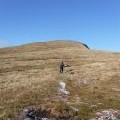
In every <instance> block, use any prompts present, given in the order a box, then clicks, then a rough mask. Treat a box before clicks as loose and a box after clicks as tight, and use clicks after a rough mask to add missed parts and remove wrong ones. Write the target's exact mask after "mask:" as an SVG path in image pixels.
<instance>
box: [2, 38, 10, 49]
mask: <svg viewBox="0 0 120 120" xmlns="http://www.w3.org/2000/svg"><path fill="white" fill-rule="evenodd" d="M8 46H10V43H9V41H7V40H3V39H0V48H3V47H8Z"/></svg>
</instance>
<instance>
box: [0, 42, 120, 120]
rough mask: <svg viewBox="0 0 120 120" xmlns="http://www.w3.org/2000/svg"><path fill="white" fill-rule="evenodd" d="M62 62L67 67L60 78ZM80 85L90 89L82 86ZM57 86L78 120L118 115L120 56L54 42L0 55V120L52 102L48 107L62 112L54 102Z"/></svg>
mask: <svg viewBox="0 0 120 120" xmlns="http://www.w3.org/2000/svg"><path fill="white" fill-rule="evenodd" d="M61 60H64V61H65V62H66V64H68V65H70V66H69V67H66V68H65V73H64V74H63V75H60V74H59V63H60V62H61ZM70 70H72V71H73V72H74V74H70ZM82 79H89V80H90V81H91V83H90V84H88V85H81V84H80V81H82ZM60 80H63V81H65V82H66V84H67V89H68V90H69V91H70V93H71V94H70V97H69V99H68V102H69V103H70V105H72V106H74V107H77V108H78V109H79V110H80V112H79V119H88V118H90V117H91V116H92V115H93V113H94V112H96V111H97V110H99V109H104V108H116V109H120V91H119V90H120V53H112V52H105V51H95V50H88V49H87V48H85V47H84V46H83V45H82V44H80V43H75V42H67V41H62V42H61V41H53V42H48V43H34V44H29V45H23V46H21V47H13V48H4V49H0V119H1V120H2V119H3V120H4V119H6V118H7V117H8V116H9V117H10V116H11V117H12V119H13V118H15V115H16V113H17V112H18V111H19V110H20V109H23V108H24V107H26V106H32V105H39V104H45V102H46V100H47V101H49V102H50V101H52V102H50V103H49V104H48V106H51V107H55V106H59V107H60V106H61V107H63V106H65V103H63V102H61V101H60V100H59V99H58V100H57V96H58V92H57V87H58V83H59V81H60ZM56 101H57V102H56ZM47 103H48V102H47ZM47 103H46V105H47ZM53 104H54V105H53ZM62 104H63V106H62ZM66 105H67V106H68V104H66Z"/></svg>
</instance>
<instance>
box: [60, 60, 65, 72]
mask: <svg viewBox="0 0 120 120" xmlns="http://www.w3.org/2000/svg"><path fill="white" fill-rule="evenodd" d="M64 67H65V65H64V63H63V61H62V62H61V64H60V73H63V71H64Z"/></svg>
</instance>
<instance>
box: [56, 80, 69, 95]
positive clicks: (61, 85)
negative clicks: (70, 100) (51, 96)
mask: <svg viewBox="0 0 120 120" xmlns="http://www.w3.org/2000/svg"><path fill="white" fill-rule="evenodd" d="M58 91H59V92H60V93H62V94H64V95H69V94H70V92H69V91H67V90H66V84H65V82H63V81H60V82H59V88H58Z"/></svg>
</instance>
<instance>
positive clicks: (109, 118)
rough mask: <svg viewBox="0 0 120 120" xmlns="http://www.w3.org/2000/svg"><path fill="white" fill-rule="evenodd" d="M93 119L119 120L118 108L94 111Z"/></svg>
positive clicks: (119, 112)
mask: <svg viewBox="0 0 120 120" xmlns="http://www.w3.org/2000/svg"><path fill="white" fill-rule="evenodd" d="M95 120H120V110H113V109H109V110H103V111H100V112H97V113H96V119H95Z"/></svg>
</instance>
